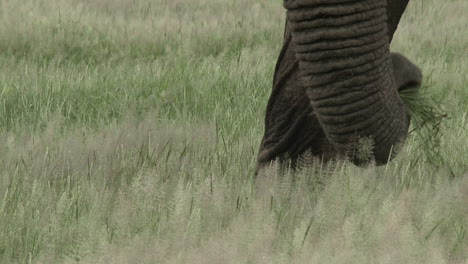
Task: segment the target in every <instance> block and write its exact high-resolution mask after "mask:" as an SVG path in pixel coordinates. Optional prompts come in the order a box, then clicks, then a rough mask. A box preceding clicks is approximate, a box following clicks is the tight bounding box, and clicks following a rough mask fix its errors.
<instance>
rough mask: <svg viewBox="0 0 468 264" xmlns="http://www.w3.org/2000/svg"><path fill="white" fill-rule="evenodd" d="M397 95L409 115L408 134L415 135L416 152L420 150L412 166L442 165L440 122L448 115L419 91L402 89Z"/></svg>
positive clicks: (432, 99) (428, 96)
mask: <svg viewBox="0 0 468 264" xmlns="http://www.w3.org/2000/svg"><path fill="white" fill-rule="evenodd" d="M399 94H400V97H401V99H402V100H403V102H404V103H405V104H406V106H407V107H408V109H409V112H410V115H411V124H412V129H410V132H409V134H410V135H415V139H414V141H415V143H416V150H420V151H418V153H416V154H415V155H414V157H415V159H414V160H412V162H413V165H415V164H416V163H418V161H423V162H429V163H430V164H433V165H435V166H442V165H444V164H445V161H444V157H443V156H442V154H441V153H440V150H441V137H442V135H443V129H442V121H443V120H444V119H445V118H447V116H448V115H447V114H446V113H445V112H444V110H443V109H442V108H441V106H440V104H439V103H438V102H437V101H436V100H435V99H434V98H432V97H431V96H430V95H429V94H428V93H427V92H425V91H423V90H421V89H404V90H401V91H399Z"/></svg>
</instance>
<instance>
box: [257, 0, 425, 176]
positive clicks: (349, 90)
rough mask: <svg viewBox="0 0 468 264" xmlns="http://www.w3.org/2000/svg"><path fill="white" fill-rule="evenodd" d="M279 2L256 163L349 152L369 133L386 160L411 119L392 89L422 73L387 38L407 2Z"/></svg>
mask: <svg viewBox="0 0 468 264" xmlns="http://www.w3.org/2000/svg"><path fill="white" fill-rule="evenodd" d="M388 1H389V2H388V4H387V1H386V0H360V1H357V0H355V1H353V0H285V2H284V6H285V7H286V9H287V18H286V25H285V33H284V43H283V48H282V50H281V53H280V55H279V58H278V61H277V64H276V68H275V74H274V80H273V90H272V93H271V96H270V98H269V101H268V104H267V109H266V116H265V133H264V136H263V139H262V142H261V145H260V150H259V154H258V159H257V164H258V168H261V167H263V166H265V165H266V164H268V163H270V162H271V161H273V160H279V161H282V162H286V161H290V162H291V166H292V167H295V164H296V162H297V160H298V158H299V157H301V155H303V154H304V153H311V154H312V155H314V156H318V157H320V158H321V159H323V160H330V159H335V158H340V157H348V158H351V160H353V161H354V162H355V163H356V164H359V163H360V162H361V161H360V160H358V159H356V157H355V154H354V153H355V152H356V151H357V148H358V147H359V146H357V144H356V142H357V141H358V139H359V138H370V139H371V140H372V142H373V149H372V151H373V158H374V160H375V161H376V163H377V164H384V163H386V162H387V161H388V160H389V159H390V158H391V157H392V156H394V155H393V153H395V151H396V147H397V146H398V145H399V144H402V143H403V142H404V140H405V138H406V134H407V131H408V127H409V122H410V117H409V114H408V111H407V109H406V107H405V106H404V104H403V102H402V101H401V99H400V97H399V95H398V90H399V89H404V88H408V87H417V86H419V85H420V83H421V78H422V75H421V71H420V70H419V69H418V67H417V66H415V65H414V64H413V63H411V62H410V61H409V60H408V59H407V58H405V57H404V56H403V55H401V54H397V53H390V51H389V44H390V42H391V40H392V38H393V34H394V32H395V30H396V28H397V25H398V22H399V20H400V17H401V15H402V14H403V11H404V10H405V8H406V5H407V3H408V1H407V0H406V1H405V0H395V1H392V0H388Z"/></svg>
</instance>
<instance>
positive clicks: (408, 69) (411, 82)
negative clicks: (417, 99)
mask: <svg viewBox="0 0 468 264" xmlns="http://www.w3.org/2000/svg"><path fill="white" fill-rule="evenodd" d="M390 58H391V60H392V66H393V75H394V77H395V83H396V86H397V88H398V90H399V91H402V90H405V89H409V88H418V87H419V86H421V81H422V73H421V70H420V69H419V68H418V66H416V65H415V64H413V63H412V62H411V61H410V60H409V59H408V58H406V57H405V56H403V55H401V54H399V53H394V52H392V53H391V54H390Z"/></svg>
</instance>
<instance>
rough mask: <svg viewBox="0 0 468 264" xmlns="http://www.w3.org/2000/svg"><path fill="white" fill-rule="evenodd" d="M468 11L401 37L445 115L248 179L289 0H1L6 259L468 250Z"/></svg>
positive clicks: (399, 45) (424, 18)
mask: <svg viewBox="0 0 468 264" xmlns="http://www.w3.org/2000/svg"><path fill="white" fill-rule="evenodd" d="M467 9H468V1H462V0H458V1H438V0H428V1H413V2H412V3H411V4H410V5H409V8H408V12H407V13H406V14H405V16H404V18H403V20H402V22H401V25H400V26H399V29H398V31H397V34H396V36H395V39H394V43H392V49H393V50H395V51H398V52H401V53H403V54H405V55H406V56H407V57H409V58H410V59H411V60H413V61H414V62H415V63H416V64H417V65H419V66H420V67H421V69H422V70H423V73H424V86H423V87H422V88H421V91H422V94H423V95H428V96H430V97H432V98H433V99H431V100H433V101H430V102H429V103H424V104H422V106H421V107H419V108H418V107H416V108H415V109H416V110H418V109H419V110H420V111H419V112H418V113H420V115H419V116H420V117H421V120H422V117H424V116H426V117H429V119H430V118H431V117H437V115H438V113H439V112H433V109H442V110H441V111H440V112H441V113H443V114H444V115H446V116H445V117H444V118H442V119H441V122H440V123H438V122H437V120H438V119H437V120H436V122H432V121H434V120H435V119H430V120H432V121H431V122H432V123H431V122H429V123H430V124H437V125H436V126H432V127H435V128H436V130H431V126H429V128H428V129H419V130H418V129H417V130H416V131H419V132H418V133H412V134H411V135H410V136H409V138H408V140H407V144H406V145H405V147H404V148H403V150H402V151H401V153H400V154H399V155H398V156H397V157H396V158H395V159H394V160H393V161H392V162H390V163H389V164H388V165H386V166H382V167H369V168H357V167H355V166H354V165H352V164H349V163H346V162H340V163H336V164H329V165H324V164H320V163H319V162H317V163H316V164H315V165H314V166H312V167H311V168H310V169H307V170H305V171H302V172H299V173H297V174H295V175H289V174H287V175H278V174H277V173H276V172H275V170H274V169H272V170H270V171H267V172H265V173H264V174H262V175H261V176H260V177H259V178H258V179H256V180H254V179H253V171H254V169H255V158H256V151H257V148H258V144H259V141H260V139H261V136H262V132H263V121H264V120H263V118H264V110H265V106H266V102H267V99H268V96H269V93H270V89H271V82H272V74H273V69H274V65H275V63H276V58H277V56H278V53H279V49H280V48H281V44H282V34H283V31H282V30H283V26H284V10H283V8H282V7H281V1H279V0H275V1H273V0H271V1H247V0H239V1H228V0H183V1H182V0H172V1H162V0H157V1H144V0H135V1H130V0H115V1H110V0H95V1H91V0H47V1H46V0H24V1H14V0H0V22H1V23H0V143H1V146H2V148H1V149H2V150H1V151H0V263H76V262H80V263H390V262H391V263H437V264H439V263H466V261H467V258H468V255H467V252H468V235H467V228H468V223H467V219H468V210H467V208H468V202H467V201H468V164H467V161H468V154H467V153H468V144H467V140H466V139H467V138H468V134H467V132H466V131H468V124H467V112H468V108H467V105H468V89H467V86H468V79H467V77H466V73H467V72H468V47H467V45H466V43H468V37H467V35H466V32H467V31H468V20H466V14H465V10H467ZM410 97H411V96H410ZM412 98H414V97H412ZM426 102H428V101H426ZM433 102H436V103H433ZM415 105H418V102H416V104H415ZM431 105H432V106H437V107H436V108H424V106H431ZM426 110H427V111H429V112H427V111H426ZM431 111H432V112H431ZM425 113H426V114H427V113H429V114H428V115H425ZM414 120H415V122H414V123H413V125H414V126H413V127H412V128H418V124H423V123H424V120H423V121H422V122H420V120H419V119H418V118H416V119H414ZM418 120H419V121H418ZM431 131H437V132H438V134H437V135H433V134H432V132H431Z"/></svg>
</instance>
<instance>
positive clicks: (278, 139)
mask: <svg viewBox="0 0 468 264" xmlns="http://www.w3.org/2000/svg"><path fill="white" fill-rule="evenodd" d="M290 37H291V36H290V32H289V29H288V25H286V29H285V43H284V46H283V49H282V51H281V53H280V56H279V58H278V63H277V65H276V69H275V76H274V83H273V90H272V93H271V96H270V99H269V101H268V105H267V109H266V115H265V134H264V136H263V139H262V142H261V144H260V150H259V153H258V158H257V171H258V169H260V168H262V167H264V166H265V165H268V164H269V163H271V162H272V161H274V160H278V161H279V162H281V163H283V164H284V163H287V164H288V165H289V166H291V167H292V168H296V164H297V161H298V159H300V157H301V156H302V154H304V153H310V154H312V155H313V156H321V157H322V158H323V159H325V160H326V159H328V157H334V156H333V155H332V154H331V153H332V150H333V147H332V146H331V145H330V144H329V142H328V140H327V138H326V136H325V134H324V132H323V130H322V128H321V127H320V124H319V123H318V120H317V118H316V116H315V114H314V110H313V108H312V106H311V105H310V100H309V99H308V98H307V95H306V93H305V89H304V87H303V86H302V84H301V83H300V77H299V75H298V74H299V70H298V62H297V60H296V58H295V53H294V46H293V44H292V42H291V41H290V40H291V39H290Z"/></svg>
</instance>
